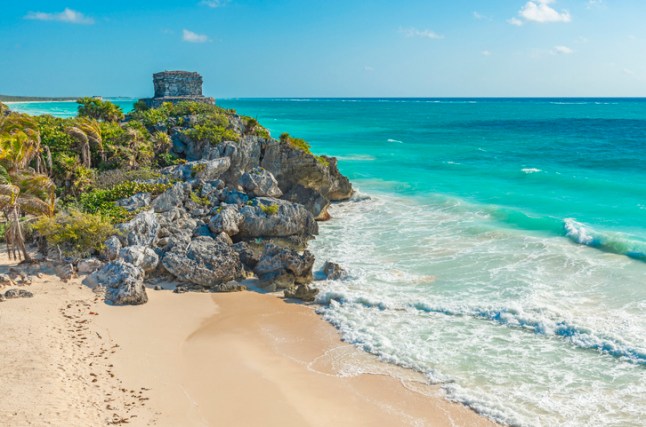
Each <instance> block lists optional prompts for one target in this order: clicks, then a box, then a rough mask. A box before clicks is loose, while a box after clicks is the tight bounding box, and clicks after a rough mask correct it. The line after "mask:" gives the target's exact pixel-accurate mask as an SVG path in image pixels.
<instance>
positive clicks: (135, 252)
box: [78, 72, 353, 304]
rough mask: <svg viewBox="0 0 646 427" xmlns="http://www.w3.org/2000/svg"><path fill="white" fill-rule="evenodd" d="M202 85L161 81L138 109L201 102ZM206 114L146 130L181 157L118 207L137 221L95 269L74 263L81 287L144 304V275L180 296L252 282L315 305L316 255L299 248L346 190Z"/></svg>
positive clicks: (330, 163) (285, 148) (241, 123)
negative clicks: (172, 283) (172, 282)
mask: <svg viewBox="0 0 646 427" xmlns="http://www.w3.org/2000/svg"><path fill="white" fill-rule="evenodd" d="M201 84H202V82H201V77H199V75H194V74H190V73H177V72H170V73H160V74H159V75H155V98H153V99H152V100H147V101H146V102H148V101H150V102H149V105H151V106H156V105H158V104H159V103H160V102H163V101H164V100H167V101H171V102H176V101H178V100H200V99H201V98H200V97H202V98H203V96H202V89H201ZM204 100H208V98H205V99H204ZM204 100H203V101H204ZM213 108H214V110H213V111H211V110H209V109H208V107H204V106H199V108H192V109H191V108H187V109H184V108H178V109H176V110H177V111H187V113H179V114H187V115H186V116H182V117H177V116H171V117H169V118H168V120H166V121H165V122H163V123H159V124H154V125H150V126H149V128H148V130H149V131H150V132H151V134H152V133H153V132H158V131H162V132H166V134H167V135H168V136H169V137H170V138H171V142H172V147H173V148H172V150H173V154H175V155H176V156H178V157H180V158H181V160H180V161H178V164H176V165H174V166H170V167H166V168H164V169H162V170H161V172H162V175H163V176H162V177H161V178H159V179H157V180H155V182H156V183H170V184H171V185H170V186H169V188H168V189H166V191H164V192H163V193H161V194H155V195H153V194H151V193H138V194H135V195H133V196H131V197H128V198H124V199H122V200H120V201H118V202H117V204H118V205H119V206H122V207H123V208H125V209H126V210H127V211H129V212H131V213H132V214H133V215H134V214H135V213H136V215H135V216H134V217H133V218H132V219H131V220H130V221H128V222H126V223H124V224H120V225H119V226H118V227H117V229H118V231H119V233H118V235H116V236H113V237H111V238H110V239H108V240H107V241H106V242H105V249H104V251H103V252H102V254H101V258H100V261H97V260H87V261H84V262H82V263H79V264H78V269H79V271H82V272H83V274H89V276H88V277H87V278H86V280H87V281H88V283H91V284H94V285H101V286H105V287H106V290H107V291H106V301H108V302H109V303H111V304H141V303H144V302H146V300H147V296H146V291H145V288H144V285H143V283H144V280H145V279H146V276H154V277H167V278H174V279H176V281H177V282H179V283H180V284H179V285H178V286H177V289H176V291H177V292H178V293H181V292H184V291H187V290H199V291H213V292H230V291H236V290H241V289H243V288H244V286H243V285H242V284H240V282H239V281H240V280H243V279H246V278H248V277H253V276H254V275H255V276H256V277H257V278H258V279H259V283H260V285H261V286H262V287H263V288H265V289H267V290H277V289H282V290H285V291H286V292H285V296H286V297H288V298H298V299H302V300H304V301H313V300H314V298H315V296H316V294H317V292H318V290H317V289H315V288H313V287H311V286H310V283H311V282H312V279H313V275H312V266H313V264H314V256H313V255H312V254H311V253H310V252H309V251H307V250H306V245H307V242H308V241H309V240H310V239H312V238H314V236H316V235H317V234H318V223H317V221H320V220H327V219H329V218H330V216H329V214H328V207H329V205H330V203H331V202H335V201H342V200H346V199H349V198H350V196H351V195H352V192H353V190H352V186H351V184H350V182H349V181H348V179H347V178H346V177H345V176H343V175H341V173H340V172H339V170H338V168H337V163H336V159H334V158H331V157H325V156H315V155H313V154H311V153H310V152H309V150H308V149H307V147H306V146H304V145H302V144H301V145H299V144H298V143H296V142H295V140H293V139H289V138H283V139H281V140H280V141H278V140H276V139H273V138H271V137H270V135H269V133H268V132H267V131H266V130H264V129H262V128H260V129H259V128H258V127H257V122H255V121H254V120H253V119H250V118H245V117H240V116H238V115H237V114H235V113H232V112H229V111H227V112H225V111H224V110H215V107H213ZM204 109H206V110H204ZM203 110H204V111H207V113H205V115H200V114H202V113H193V112H191V111H203ZM207 120H213V121H214V123H213V124H214V126H211V127H209V126H208V125H210V124H211V123H208V122H206V121H207ZM254 122H255V125H254ZM205 123H206V124H205ZM197 126H205V128H206V131H205V132H204V134H205V137H202V136H201V135H202V132H201V131H200V132H197V133H196V132H192V131H193V130H195V129H196V127H197ZM219 132H220V133H219ZM196 134H197V135H200V136H196ZM229 139H231V140H229ZM101 262H107V264H105V265H102V264H101ZM337 267H338V266H337ZM329 270H330V271H327V270H326V275H327V277H328V278H330V279H331V278H333V277H342V275H343V271H342V269H340V267H339V268H333V267H329Z"/></svg>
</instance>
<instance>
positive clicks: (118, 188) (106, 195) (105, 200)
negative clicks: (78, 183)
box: [79, 181, 171, 224]
mask: <svg viewBox="0 0 646 427" xmlns="http://www.w3.org/2000/svg"><path fill="white" fill-rule="evenodd" d="M170 187H171V184H148V183H142V182H132V181H126V182H122V183H120V184H117V185H115V186H114V187H112V188H109V189H96V190H94V191H90V192H87V193H84V194H81V197H79V203H80V206H81V208H82V209H83V211H85V212H88V213H98V214H101V215H103V216H104V217H106V218H108V219H109V220H110V221H111V222H112V223H113V224H117V223H121V222H125V221H128V220H129V219H130V218H131V217H132V216H133V214H132V213H131V212H128V211H127V210H126V209H124V208H123V207H121V206H117V205H116V204H115V203H114V202H116V201H117V200H120V199H125V198H126V197H130V196H133V195H135V194H137V193H151V194H152V195H153V196H155V195H158V194H161V193H163V192H164V191H166V190H167V189H169V188H170Z"/></svg>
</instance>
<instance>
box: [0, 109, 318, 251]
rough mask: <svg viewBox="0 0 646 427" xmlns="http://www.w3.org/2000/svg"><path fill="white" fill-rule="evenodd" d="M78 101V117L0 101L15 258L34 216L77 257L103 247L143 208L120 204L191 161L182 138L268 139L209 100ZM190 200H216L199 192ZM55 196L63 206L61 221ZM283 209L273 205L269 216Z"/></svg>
mask: <svg viewBox="0 0 646 427" xmlns="http://www.w3.org/2000/svg"><path fill="white" fill-rule="evenodd" d="M77 103H78V104H79V106H78V116H77V117H73V118H66V119H63V118H56V117H53V116H50V115H44V116H38V117H31V116H28V115H25V114H19V113H13V112H10V111H9V110H8V108H7V107H6V106H5V105H4V104H2V103H0V211H2V212H3V213H4V216H5V218H6V219H7V225H6V226H4V228H5V229H6V233H5V239H6V240H7V241H8V242H10V247H11V248H12V250H13V251H14V254H15V253H16V251H19V252H21V253H22V255H23V256H24V257H25V258H28V254H27V253H26V250H25V249H24V236H23V233H22V226H23V224H22V223H23V222H24V220H25V219H28V218H33V216H36V217H39V218H40V219H39V220H38V221H37V223H36V224H37V225H36V227H35V230H36V231H37V232H38V233H40V235H41V236H46V237H47V239H48V241H50V242H51V243H54V244H59V243H60V242H67V243H66V248H67V249H66V250H68V251H70V253H71V252H73V253H76V254H86V253H89V252H92V251H94V250H98V249H99V247H100V243H101V242H102V241H103V240H102V239H103V237H104V235H105V234H106V233H111V232H113V230H112V229H111V228H110V227H111V224H116V223H120V222H124V221H127V220H129V219H130V218H131V217H132V216H133V215H134V214H136V212H129V211H127V210H126V209H125V208H123V207H121V206H118V205H117V204H116V203H115V202H116V201H117V200H119V199H123V198H127V197H130V196H133V195H135V194H137V193H142V192H145V193H151V194H152V195H153V196H154V195H157V194H160V193H161V192H163V191H165V190H166V189H167V188H169V185H170V184H169V183H168V181H167V180H164V179H162V178H161V175H160V174H159V173H158V172H155V170H156V169H159V168H160V167H165V166H171V165H174V164H180V163H184V162H185V159H182V158H181V157H178V155H177V154H176V153H174V152H173V150H172V147H173V144H174V142H173V141H175V140H176V141H179V142H180V143H181V142H182V141H186V139H189V140H191V141H193V142H197V143H203V144H210V145H217V144H220V143H222V142H223V141H239V140H240V138H241V137H243V136H256V137H259V138H263V139H269V138H270V134H269V131H268V130H267V129H265V128H264V127H262V126H261V125H260V124H259V123H258V121H257V120H256V119H254V118H251V117H245V116H238V115H237V114H236V112H235V111H233V110H225V109H223V108H220V107H217V106H215V105H211V104H204V103H197V102H180V103H178V104H171V103H165V104H163V105H162V106H161V107H159V108H154V109H151V108H148V107H147V106H146V105H145V104H144V103H141V102H139V103H137V104H136V105H135V110H134V111H133V112H131V113H129V114H128V115H124V114H123V112H122V111H121V109H120V108H119V107H118V106H116V105H114V104H112V103H111V102H108V101H103V100H101V99H99V98H80V99H78V100H77ZM280 140H281V142H282V143H284V144H289V145H290V146H291V147H293V148H296V149H298V150H302V151H303V152H305V153H308V154H311V151H310V147H309V145H308V144H307V142H305V141H304V140H302V139H298V138H293V137H291V136H289V135H288V134H283V135H281V138H280ZM317 160H318V161H319V162H321V163H324V162H327V160H325V159H324V158H321V157H317ZM56 198H58V200H57V199H56ZM191 199H192V200H193V201H194V202H195V203H196V204H200V205H205V206H206V205H208V204H209V203H208V200H205V199H202V198H201V197H199V196H198V194H197V193H196V194H191ZM55 202H56V206H57V207H58V209H59V211H60V212H59V214H58V215H56V216H55V217H54V206H55ZM276 209H277V207H275V206H271V207H267V208H266V213H267V214H274V213H275V212H274V211H275V210H276ZM25 214H27V215H28V216H25ZM86 234H92V236H89V235H86Z"/></svg>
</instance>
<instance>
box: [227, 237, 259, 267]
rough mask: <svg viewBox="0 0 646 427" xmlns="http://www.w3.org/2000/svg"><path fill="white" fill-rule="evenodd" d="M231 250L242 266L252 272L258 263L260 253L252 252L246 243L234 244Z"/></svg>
mask: <svg viewBox="0 0 646 427" xmlns="http://www.w3.org/2000/svg"><path fill="white" fill-rule="evenodd" d="M232 248H233V250H234V251H236V252H237V253H238V256H239V257H240V261H241V262H242V264H244V266H245V267H247V268H248V269H249V270H253V269H254V268H255V267H256V265H257V264H258V261H260V253H258V251H254V250H253V249H252V248H251V246H249V244H248V243H247V242H238V243H235V244H234V245H233V246H232Z"/></svg>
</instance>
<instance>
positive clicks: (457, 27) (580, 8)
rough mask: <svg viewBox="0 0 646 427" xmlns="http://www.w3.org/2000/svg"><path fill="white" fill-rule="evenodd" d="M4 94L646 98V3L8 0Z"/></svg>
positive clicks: (2, 27)
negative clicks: (174, 76)
mask: <svg viewBox="0 0 646 427" xmlns="http://www.w3.org/2000/svg"><path fill="white" fill-rule="evenodd" d="M2 3H3V4H2V8H1V12H0V94H5V95H25V96H80V95H102V96H129V97H144V96H152V91H153V86H152V74H153V73H154V72H157V71H163V70H188V71H198V72H199V73H201V74H202V75H203V76H204V92H205V94H207V95H209V96H214V97H216V98H237V97H534V96H536V97H538V96H545V97H552V96H553V97H577V96H591V97H594V96H610V97H612V96H617V97H620V96H641V97H643V96H646V25H645V24H644V22H645V21H646V1H644V0H530V1H528V0H451V1H447V0H389V1H387V0H370V1H369V0H266V1H262V0H155V1H148V0H137V1H133V0H110V1H102V0H61V1H59V0H19V1H14V0H3V1H2Z"/></svg>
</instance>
